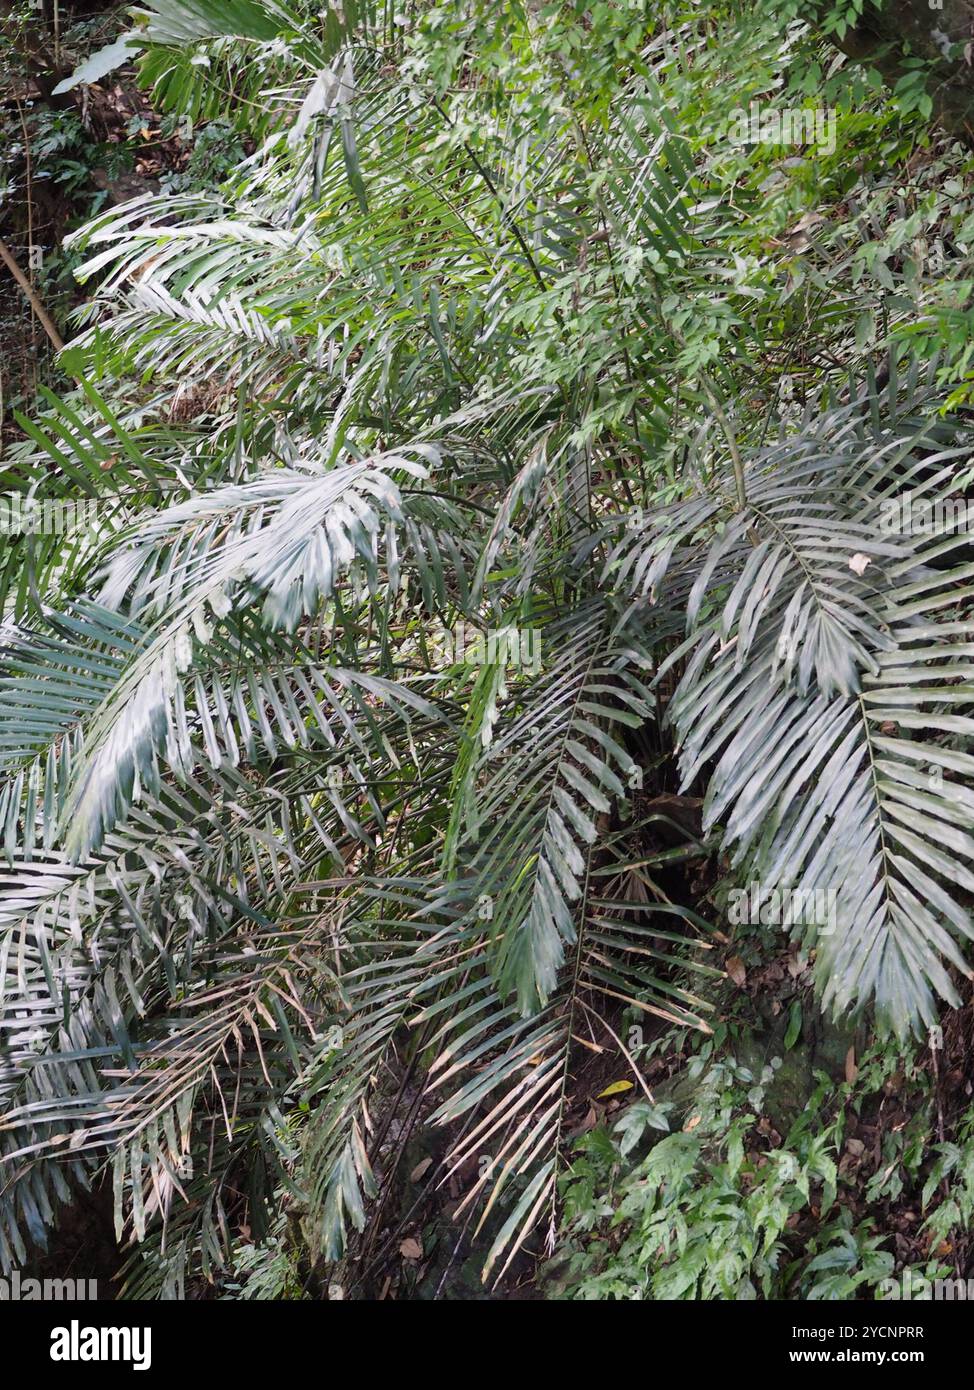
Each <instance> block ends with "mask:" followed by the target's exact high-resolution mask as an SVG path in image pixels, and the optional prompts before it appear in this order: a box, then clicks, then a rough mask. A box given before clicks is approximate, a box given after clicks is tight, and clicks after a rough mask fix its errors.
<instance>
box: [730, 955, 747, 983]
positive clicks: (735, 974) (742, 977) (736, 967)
mask: <svg viewBox="0 0 974 1390" xmlns="http://www.w3.org/2000/svg"><path fill="white" fill-rule="evenodd" d="M727 973H728V975H729V976H730V977H731V979H732V980H733V981H734V983H735V985H737V986H738V988H739V989H743V988H744V986H745V984H746V983H747V971H746V970H745V969H744V962H743V961H742V960H741V958H740V956H728V957H727Z"/></svg>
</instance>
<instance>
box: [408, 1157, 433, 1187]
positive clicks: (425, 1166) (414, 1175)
mask: <svg viewBox="0 0 974 1390" xmlns="http://www.w3.org/2000/svg"><path fill="white" fill-rule="evenodd" d="M432 1166H433V1160H432V1159H431V1158H422V1159H420V1161H419V1162H418V1163H417V1164H416V1167H415V1168H414V1169H413V1171H412V1172H411V1173H410V1175H409V1181H410V1182H419V1180H420V1178H421V1177H422V1176H423V1174H424V1173H426V1172H428V1171H429V1169H430V1168H432Z"/></svg>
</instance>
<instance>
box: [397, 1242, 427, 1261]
mask: <svg viewBox="0 0 974 1390" xmlns="http://www.w3.org/2000/svg"><path fill="white" fill-rule="evenodd" d="M399 1253H400V1255H402V1257H403V1259H404V1260H421V1259H422V1258H423V1247H422V1246H421V1245H420V1243H419V1241H418V1240H417V1239H416V1238H415V1236H407V1237H406V1239H405V1240H404V1241H403V1242H402V1244H401V1245H400V1247H399Z"/></svg>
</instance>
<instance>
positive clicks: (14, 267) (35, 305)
mask: <svg viewBox="0 0 974 1390" xmlns="http://www.w3.org/2000/svg"><path fill="white" fill-rule="evenodd" d="M0 261H3V263H4V265H5V266H6V267H7V269H8V270H9V271H10V274H11V275H12V276H13V277H14V279H15V280H16V281H17V284H18V285H19V286H20V288H21V289H22V290H23V292H24V294H25V296H26V297H27V301H28V303H29V304H30V307H31V308H32V309H33V311H34V313H35V314H36V315H37V318H38V321H39V323H40V325H41V327H42V328H43V329H44V332H45V333H46V334H47V336H48V337H49V338H50V340H51V342H52V343H53V344H54V346H55V348H56V349H57V350H58V352H60V351H61V349H62V348H63V347H64V339H63V338H62V337H61V335H60V333H59V332H58V331H57V329H56V328H55V326H54V321H53V319H52V318H51V316H50V314H49V313H48V312H47V310H46V309H45V308H44V305H43V304H42V303H41V301H40V300H39V299H38V297H37V293H36V291H35V289H34V287H33V285H32V284H31V283H30V281H29V280H28V279H27V276H26V275H25V274H24V272H23V271H22V270H21V268H20V266H19V265H18V264H17V262H16V260H15V259H14V256H13V253H12V252H11V251H10V249H9V247H8V246H7V245H6V243H5V242H3V241H0Z"/></svg>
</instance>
